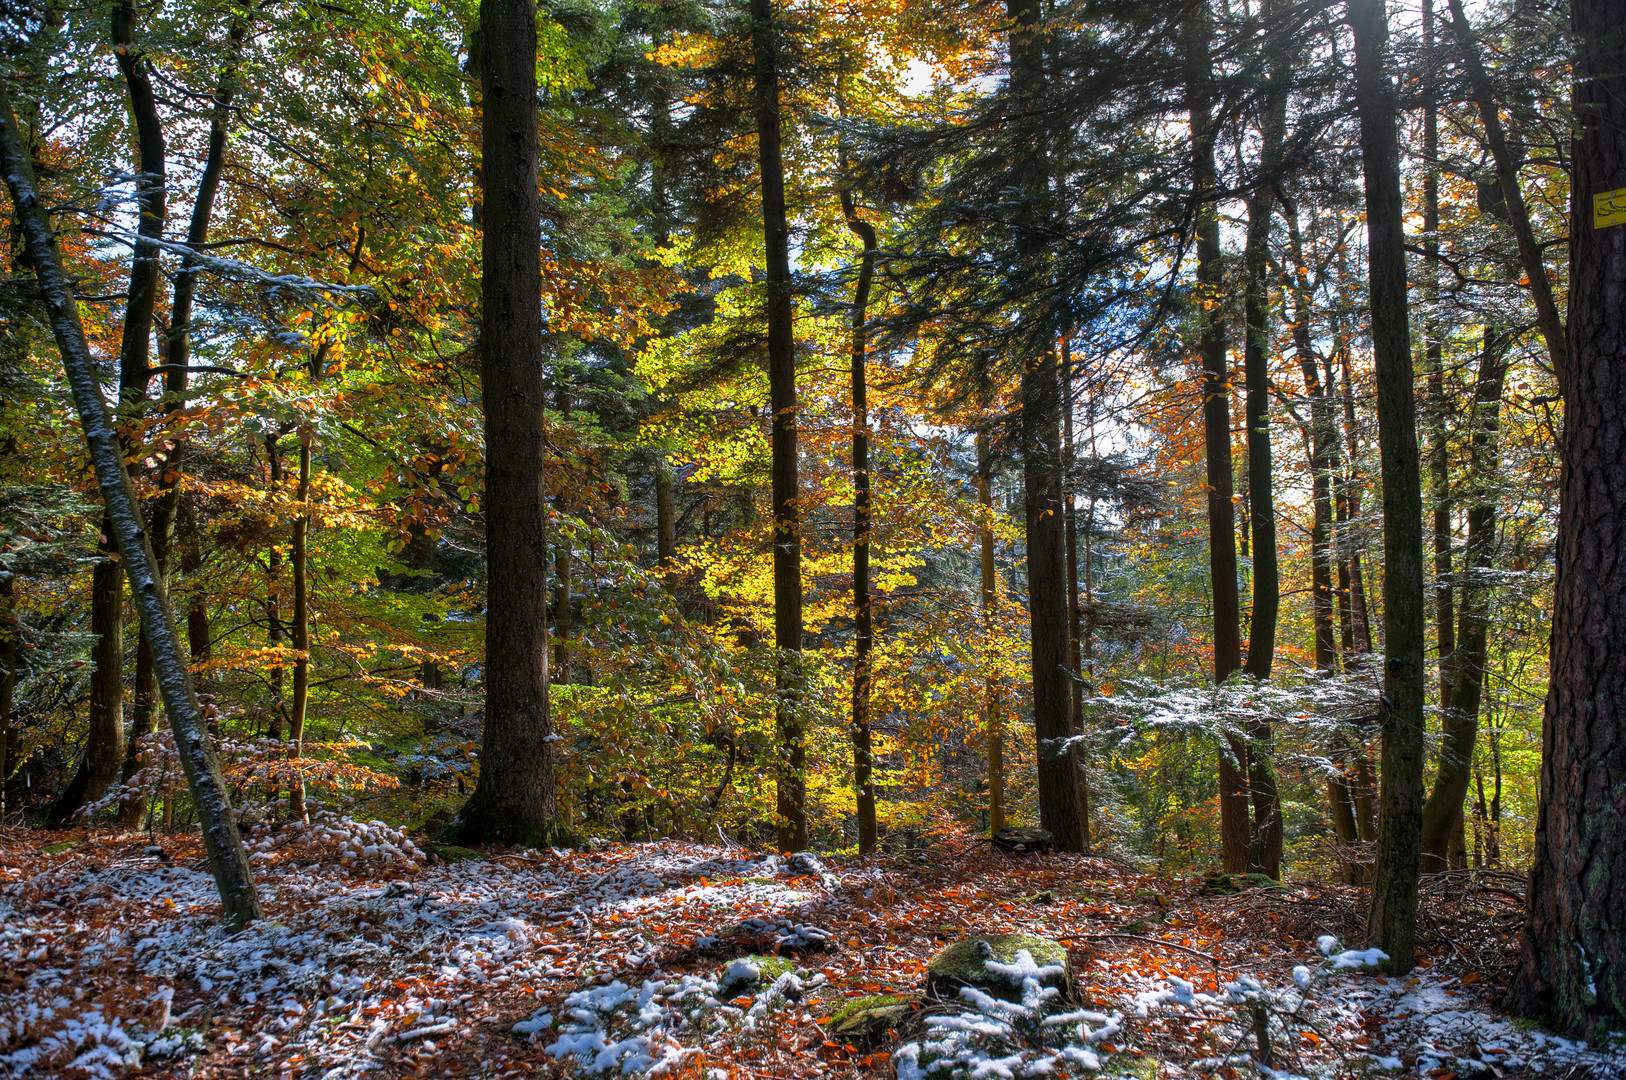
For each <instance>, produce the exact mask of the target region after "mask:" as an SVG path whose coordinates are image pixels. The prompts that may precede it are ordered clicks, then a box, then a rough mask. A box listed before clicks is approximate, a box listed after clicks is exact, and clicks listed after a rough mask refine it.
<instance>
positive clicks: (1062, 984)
mask: <svg viewBox="0 0 1626 1080" xmlns="http://www.w3.org/2000/svg"><path fill="white" fill-rule="evenodd" d="M983 944H986V945H987V952H984V950H983V949H982V945H983ZM1023 949H1026V950H1027V951H1028V952H1029V953H1030V954H1032V956H1033V962H1034V963H1035V964H1037V965H1039V966H1040V967H1050V966H1058V967H1060V968H1062V974H1061V975H1060V976H1052V977H1051V978H1049V979H1047V980H1045V985H1046V986H1054V987H1056V988H1057V989H1059V990H1062V991H1064V992H1065V991H1066V989H1067V987H1068V984H1069V983H1070V982H1071V976H1072V968H1071V967H1070V965H1069V964H1068V959H1067V947H1066V946H1065V945H1063V944H1062V943H1061V942H1059V941H1053V940H1051V939H1050V938H1043V937H1038V936H1036V935H1034V934H990V935H986V936H984V935H979V936H976V937H969V938H965V939H963V940H961V941H956V942H955V943H954V944H952V945H950V946H949V947H948V948H946V949H944V950H943V951H942V952H940V953H938V954H937V955H936V956H934V957H932V962H931V964H930V965H929V966H928V967H927V969H926V992H927V993H928V994H931V995H932V996H934V997H939V998H948V999H953V998H956V997H958V995H959V991H960V987H962V986H975V987H977V988H978V989H979V990H982V991H984V992H985V993H988V994H991V995H993V996H994V997H999V998H1005V999H1006V1000H1008V1001H1019V1000H1021V998H1020V995H1021V988H1020V987H1017V986H1012V985H1011V984H1010V983H1009V982H1006V981H1004V980H1000V979H997V978H995V977H994V976H993V975H992V974H991V973H990V972H989V971H988V968H987V961H988V960H990V959H992V960H997V961H999V962H1000V963H1002V964H1009V963H1012V962H1014V961H1015V960H1016V954H1017V953H1018V952H1020V951H1021V950H1023ZM988 953H992V955H991V956H989V955H988Z"/></svg>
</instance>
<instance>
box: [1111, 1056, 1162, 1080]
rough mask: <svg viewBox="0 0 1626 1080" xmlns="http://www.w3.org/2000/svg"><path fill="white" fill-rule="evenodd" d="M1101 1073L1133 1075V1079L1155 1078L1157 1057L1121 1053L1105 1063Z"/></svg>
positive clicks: (1112, 1075) (1114, 1075) (1151, 1079)
mask: <svg viewBox="0 0 1626 1080" xmlns="http://www.w3.org/2000/svg"><path fill="white" fill-rule="evenodd" d="M1101 1075H1102V1077H1103V1078H1105V1077H1116V1076H1121V1077H1133V1078H1134V1080H1157V1059H1156V1058H1149V1057H1142V1056H1140V1055H1130V1054H1122V1055H1119V1056H1118V1057H1115V1058H1113V1059H1112V1060H1111V1061H1109V1062H1108V1063H1107V1066H1106V1068H1105V1069H1103V1070H1102V1072H1101Z"/></svg>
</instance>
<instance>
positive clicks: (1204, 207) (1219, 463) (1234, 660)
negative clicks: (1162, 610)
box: [1185, 2, 1250, 874]
mask: <svg viewBox="0 0 1626 1080" xmlns="http://www.w3.org/2000/svg"><path fill="white" fill-rule="evenodd" d="M1185 34H1186V41H1185V49H1186V65H1187V74H1186V107H1187V110H1188V112H1189V114H1190V122H1191V161H1192V166H1191V173H1192V196H1193V200H1194V204H1195V213H1196V218H1197V228H1196V231H1197V293H1198V296H1197V303H1198V304H1199V305H1200V310H1199V313H1198V316H1197V318H1198V322H1199V326H1200V328H1201V329H1200V331H1199V333H1200V337H1199V340H1198V343H1197V351H1198V353H1199V355H1201V357H1202V369H1203V370H1202V378H1203V383H1202V394H1203V447H1204V456H1205V461H1206V469H1207V471H1206V474H1205V475H1206V486H1207V489H1208V574H1209V582H1210V588H1211V589H1212V591H1213V607H1214V682H1215V683H1223V682H1225V680H1227V679H1229V678H1230V677H1231V676H1232V674H1234V673H1235V672H1236V671H1238V670H1240V669H1241V667H1242V614H1241V611H1242V601H1241V597H1240V595H1239V591H1238V588H1237V556H1236V507H1235V505H1234V503H1233V502H1232V483H1233V480H1232V473H1231V381H1230V374H1229V372H1228V371H1227V370H1226V363H1225V354H1226V346H1225V323H1224V320H1223V318H1222V316H1221V314H1220V311H1219V310H1218V309H1219V305H1220V302H1221V300H1220V296H1219V292H1220V287H1221V283H1222V280H1223V275H1224V268H1223V266H1222V263H1221V259H1222V255H1221V251H1220V229H1219V208H1218V206H1217V203H1216V200H1217V199H1218V193H1219V177H1218V174H1217V173H1216V171H1215V168H1214V141H1215V138H1216V133H1217V130H1218V127H1217V125H1216V123H1215V121H1214V116H1213V111H1214V70H1213V61H1212V60H1211V59H1210V56H1209V49H1210V45H1209V39H1210V38H1211V36H1212V35H1213V15H1212V13H1211V12H1210V11H1209V9H1208V5H1207V3H1206V2H1205V3H1201V4H1198V5H1196V6H1195V7H1193V8H1192V10H1191V15H1190V16H1189V17H1188V18H1187V21H1186V26H1185ZM1221 739H1222V745H1221V747H1220V755H1219V784H1220V793H1219V806H1220V845H1221V851H1222V856H1223V861H1224V866H1225V870H1226V872H1227V873H1233V874H1240V873H1244V872H1246V871H1247V869H1248V849H1249V846H1250V845H1249V831H1250V830H1249V827H1248V793H1247V790H1246V788H1247V772H1246V769H1247V760H1248V753H1247V747H1246V746H1244V745H1243V743H1242V741H1241V740H1240V739H1238V738H1236V737H1235V736H1234V735H1232V734H1230V733H1225V734H1224V735H1222V736H1221Z"/></svg>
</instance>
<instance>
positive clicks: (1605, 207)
mask: <svg viewBox="0 0 1626 1080" xmlns="http://www.w3.org/2000/svg"><path fill="white" fill-rule="evenodd" d="M1611 225H1626V188H1616V189H1615V190H1614V191H1604V192H1600V193H1598V194H1597V195H1594V196H1592V227H1593V228H1594V229H1607V228H1608V227H1609V226H1611Z"/></svg>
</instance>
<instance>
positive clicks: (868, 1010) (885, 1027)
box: [825, 994, 920, 1050]
mask: <svg viewBox="0 0 1626 1080" xmlns="http://www.w3.org/2000/svg"><path fill="white" fill-rule="evenodd" d="M919 1002H920V997H919V996H918V995H904V996H899V995H895V994H876V995H874V996H872V997H863V998H856V999H854V1000H852V1001H849V1002H847V1003H846V1004H845V1005H843V1006H842V1007H841V1008H840V1009H839V1010H837V1012H836V1014H835V1015H834V1016H832V1017H831V1018H830V1019H829V1020H828V1021H827V1022H826V1023H825V1030H826V1031H828V1032H829V1033H830V1035H831V1036H832V1037H833V1038H835V1039H838V1040H840V1041H841V1042H844V1043H848V1044H851V1045H853V1046H856V1047H858V1048H860V1049H863V1050H868V1049H870V1048H872V1047H874V1046H876V1045H878V1044H879V1043H881V1042H882V1041H883V1040H884V1039H885V1038H886V1034H887V1032H889V1031H891V1030H893V1029H894V1028H896V1027H898V1026H899V1025H901V1024H902V1023H903V1022H904V1021H905V1020H906V1019H908V1017H909V1014H910V1013H912V1012H913V1011H914V1009H915V1006H916V1005H917V1004H919Z"/></svg>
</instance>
